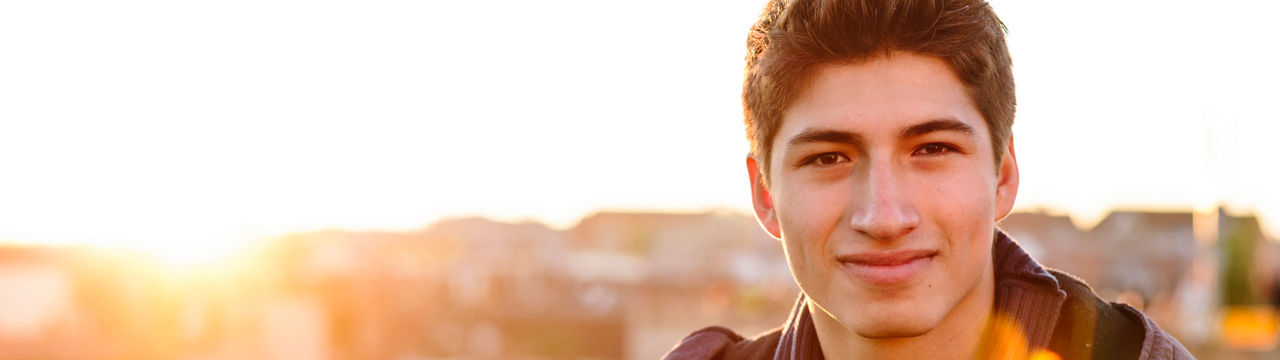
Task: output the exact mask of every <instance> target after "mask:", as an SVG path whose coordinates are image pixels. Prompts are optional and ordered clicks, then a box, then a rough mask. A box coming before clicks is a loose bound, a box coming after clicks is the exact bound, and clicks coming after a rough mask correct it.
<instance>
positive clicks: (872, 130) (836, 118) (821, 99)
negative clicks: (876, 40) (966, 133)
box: [774, 52, 990, 143]
mask: <svg viewBox="0 0 1280 360" xmlns="http://www.w3.org/2000/svg"><path fill="white" fill-rule="evenodd" d="M943 118H950V119H956V120H959V121H961V122H964V123H966V124H968V125H969V126H971V127H973V128H974V129H977V130H978V131H977V133H978V134H975V135H978V136H979V139H987V138H989V137H990V135H989V134H988V133H987V125H986V122H985V121H984V120H983V118H982V115H981V113H979V112H978V109H977V107H975V106H974V104H973V101H972V100H971V99H970V97H969V95H968V92H967V88H966V87H965V86H964V83H962V82H961V81H960V78H959V77H957V76H956V74H955V72H954V71H952V70H951V67H950V66H949V65H947V63H946V62H944V61H943V60H942V59H939V58H936V57H931V56H923V55H916V54H911V53H904V52H894V53H892V54H891V55H889V56H885V57H878V58H875V59H872V60H870V61H867V62H862V63H854V64H828V65H824V66H821V67H819V68H817V69H815V71H814V73H813V74H812V78H810V81H809V83H808V84H807V86H806V87H805V88H804V90H803V91H802V92H801V93H800V95H799V96H798V97H797V98H796V100H795V101H794V102H793V103H792V104H791V106H789V107H788V108H787V111H786V112H785V113H784V114H783V122H782V126H781V127H780V128H779V131H778V134H777V136H776V137H775V138H774V141H775V143H780V142H781V141H785V139H787V138H789V137H791V136H794V135H795V134H797V133H800V132H803V131H805V130H807V129H811V128H815V127H821V128H830V129H837V130H845V131H850V132H854V133H858V134H861V135H863V136H866V137H877V136H880V135H882V134H884V135H889V134H896V133H898V132H900V131H901V129H903V128H906V127H909V126H911V125H915V124H918V123H921V122H927V121H930V120H933V119H943Z"/></svg>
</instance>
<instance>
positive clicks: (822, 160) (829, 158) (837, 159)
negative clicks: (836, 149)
mask: <svg viewBox="0 0 1280 360" xmlns="http://www.w3.org/2000/svg"><path fill="white" fill-rule="evenodd" d="M845 161H849V158H848V157H845V156H844V155H843V154H839V153H826V154H821V155H818V156H817V157H814V158H813V161H812V162H813V163H814V164H818V165H822V166H828V165H835V164H839V163H842V162H845Z"/></svg>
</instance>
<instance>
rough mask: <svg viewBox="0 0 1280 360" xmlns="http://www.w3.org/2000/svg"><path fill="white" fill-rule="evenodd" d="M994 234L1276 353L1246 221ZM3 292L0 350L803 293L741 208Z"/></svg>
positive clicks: (366, 336) (1166, 320)
mask: <svg viewBox="0 0 1280 360" xmlns="http://www.w3.org/2000/svg"><path fill="white" fill-rule="evenodd" d="M1000 226H1001V228H1003V229H1004V230H1006V231H1007V232H1009V233H1010V234H1011V235H1012V236H1013V237H1014V238H1015V239H1017V240H1018V241H1019V242H1020V243H1021V244H1022V246H1023V247H1024V248H1025V249H1026V250H1027V251H1028V252H1029V253H1031V255H1032V256H1034V257H1035V258H1036V259H1038V260H1040V261H1041V263H1043V264H1045V265H1046V266H1049V267H1052V268H1057V269H1062V270H1065V271H1067V272H1069V273H1072V274H1074V275H1076V276H1078V277H1080V278H1082V279H1084V280H1085V281H1086V282H1087V283H1089V284H1090V285H1091V286H1092V287H1093V288H1094V290H1095V291H1096V292H1097V293H1098V294H1099V295H1100V296H1102V297H1104V298H1106V299H1107V300H1112V301H1121V302H1126V303H1129V304H1132V305H1133V306H1135V307H1138V308H1140V309H1143V310H1144V311H1145V312H1146V313H1147V314H1149V315H1150V316H1151V317H1152V318H1154V319H1155V320H1156V322H1158V323H1159V324H1160V325H1161V327H1163V328H1164V329H1166V330H1168V331H1169V332H1170V333H1172V334H1174V336H1176V337H1178V338H1179V339H1180V340H1182V341H1183V342H1184V343H1185V344H1186V345H1187V347H1188V348H1189V349H1191V350H1192V352H1193V353H1195V354H1196V355H1197V356H1199V357H1200V358H1227V359H1231V358H1240V359H1251V358H1280V352H1277V350H1276V340H1277V321H1276V318H1277V315H1276V310H1275V309H1276V306H1277V305H1278V304H1280V286H1277V285H1276V284H1277V278H1278V277H1277V276H1276V275H1277V274H1280V245H1278V243H1277V242H1276V240H1277V239H1272V238H1268V237H1267V236H1266V235H1265V234H1264V233H1263V231H1262V230H1261V228H1260V227H1259V224H1258V221H1257V220H1256V218H1254V217H1252V216H1233V215H1230V214H1227V213H1225V212H1221V211H1213V212H1207V213H1189V212H1183V213H1177V212H1169V213H1158V212H1114V213H1112V214H1110V215H1108V216H1107V217H1106V218H1105V219H1104V220H1102V221H1101V222H1100V223H1098V224H1097V225H1096V226H1093V227H1092V228H1089V229H1079V228H1077V227H1076V225H1075V224H1074V223H1073V222H1072V221H1071V220H1070V218H1068V217H1066V216H1058V215H1051V214H1045V213H1016V214H1013V215H1011V216H1009V217H1008V218H1007V219H1006V220H1004V221H1003V222H1002V223H1001V225H1000ZM0 292H3V296H0V360H8V359H326V360H329V359H331V360H345V359H394V360H411V359H657V358H659V357H660V356H661V355H662V354H663V353H664V352H665V351H666V350H667V349H669V348H670V347H671V346H672V345H673V344H675V343H676V341H678V340H679V339H680V338H682V337H683V336H685V335H687V334H688V333H689V332H691V331H694V330H696V329H699V328H701V327H705V326H708V325H713V324H718V325H725V326H728V327H730V328H733V329H735V330H737V331H738V332H740V333H742V334H744V335H751V334H755V333H759V332H763V331H766V330H769V329H771V328H774V327H777V326H779V325H781V324H782V322H783V320H784V319H785V318H786V315H787V311H788V310H789V308H790V306H791V303H792V302H793V301H794V300H795V298H796V295H797V294H798V288H797V287H796V286H795V284H794V282H793V280H792V279H791V276H790V273H789V271H788V268H787V265H786V260H785V259H784V257H783V254H782V250H781V247H780V246H779V243H778V242H777V241H776V240H774V239H772V238H770V237H769V236H768V235H767V234H765V233H764V232H763V231H762V230H761V229H760V228H759V226H758V225H757V224H756V222H755V220H754V218H752V217H750V216H748V215H744V214H739V213H734V212H709V213H698V214H664V213H598V214H595V215H591V216H588V217H586V218H584V219H583V220H582V221H581V222H579V223H578V224H577V225H576V226H574V227H572V228H569V229H565V230H557V229H552V228H548V227H546V226H544V225H542V224H538V223H530V222H527V223H504V222H495V221H490V220H487V219H483V218H459V219H448V220H442V221H440V222H437V223H435V224H432V225H430V226H428V227H426V228H425V229H422V230H420V231H413V232H353V231H341V230H329V231H317V232H309V233H299V234H292V235H288V236H282V237H279V238H275V239H272V240H271V241H267V242H264V243H262V244H259V245H258V246H256V247H254V248H252V249H251V250H248V251H245V252H244V253H241V254H238V255H236V256H235V257H234V258H231V259H228V260H226V262H225V263H219V264H217V265H216V266H196V267H186V268H183V267H173V266H170V265H166V264H165V263H163V262H161V261H158V260H157V259H155V258H152V257H147V256H144V255H141V254H139V253H132V252H128V251H125V250H119V249H101V248H92V247H80V246H69V247H67V246H64V247H41V246H17V245H8V246H6V247H0Z"/></svg>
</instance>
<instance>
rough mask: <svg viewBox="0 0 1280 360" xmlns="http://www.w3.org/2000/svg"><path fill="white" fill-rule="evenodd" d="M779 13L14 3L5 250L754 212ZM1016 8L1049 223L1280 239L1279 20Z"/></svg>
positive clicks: (1, 237) (632, 7)
mask: <svg viewBox="0 0 1280 360" xmlns="http://www.w3.org/2000/svg"><path fill="white" fill-rule="evenodd" d="M763 3H764V0H758V1H742V0H723V1H691V0H660V1H628V2H614V1H597V0H571V1H456V2H452V1H451V2H444V1H440V2H436V1H336V0H331V1H281V0H251V1H242V0H233V1H110V2H104V1H59V0H45V1H8V2H3V3H0V241H13V242H27V243H65V242H80V243H94V244H100V245H107V246H130V247H142V248H169V249H174V248H181V249H186V251H199V249H219V248H226V247H227V244H238V243H243V242H245V241H248V240H247V239H251V238H252V237H255V236H262V235H268V234H275V233H280V232H287V231H295V230H308V229H316V228H329V227H340V228H352V229H392V230H396V229H412V228H419V227H421V226H424V225H426V224H428V223H430V222H432V221H434V220H435V219H437V218H439V217H442V216H456V215H473V214H480V215H486V216H491V217H497V218H501V219H524V218H531V219H536V220H541V221H546V222H549V223H551V224H553V225H557V226H568V225H571V224H572V223H573V222H574V221H576V220H577V219H578V218H580V217H581V216H583V215H585V214H588V213H590V212H592V211H596V210H600V209H635V210H669V211H697V210H705V209H710V208H728V209H734V210H739V211H742V212H744V213H746V212H748V211H749V204H750V200H749V193H748V190H747V180H746V171H745V169H744V166H743V156H744V155H745V154H746V150H747V148H746V141H745V140H744V134H743V129H742V124H741V101H740V99H739V92H740V84H741V81H742V58H743V54H744V50H743V43H744V39H745V35H746V30H747V27H748V26H749V25H750V24H751V23H752V22H753V20H754V17H755V16H756V15H757V14H758V12H759V10H760V8H761V7H762V6H763ZM993 3H994V5H995V7H996V10H997V12H998V13H999V14H1000V15H1001V17H1002V18H1003V19H1004V21H1005V22H1006V24H1007V25H1008V27H1009V31H1010V35H1009V39H1010V40H1009V41H1010V44H1011V49H1012V52H1013V57H1014V64H1015V75H1016V77H1017V82H1018V94H1019V103H1020V105H1019V110H1018V118H1017V125H1015V128H1014V131H1015V138H1016V144H1017V146H1018V155H1019V163H1020V165H1021V166H1022V189H1021V191H1020V195H1019V201H1018V202H1019V207H1020V208H1021V209H1024V210H1026V209H1034V208H1047V209H1052V210H1054V211H1057V212H1067V213H1071V214H1073V215H1075V216H1076V217H1078V218H1080V219H1085V220H1084V221H1086V222H1087V221H1089V220H1088V219H1093V218H1096V217H1097V216H1099V215H1100V214H1102V213H1103V212H1105V211H1106V210H1107V209H1110V208H1139V209H1153V208H1154V209H1174V210H1188V209H1190V208H1192V207H1193V206H1197V205H1205V204H1212V203H1214V202H1216V201H1222V202H1225V203H1227V204H1230V205H1231V206H1232V208H1233V209H1237V210H1240V211H1256V212H1258V213H1259V214H1260V215H1262V216H1263V217H1264V221H1267V222H1269V223H1270V224H1271V225H1272V226H1274V225H1275V224H1280V191H1273V190H1272V189H1271V187H1272V186H1274V184H1278V183H1280V181H1278V180H1280V166H1278V165H1277V164H1278V162H1277V161H1276V160H1275V159H1273V157H1275V156H1276V155H1275V152H1274V151H1271V150H1272V149H1274V147H1270V146H1267V145H1270V144H1271V142H1270V140H1271V138H1272V137H1274V136H1275V134H1278V133H1280V125H1277V124H1278V123H1280V122H1278V121H1277V120H1280V115H1277V112H1276V111H1274V109H1272V108H1273V107H1274V106H1275V104H1276V103H1277V99H1278V98H1280V90H1277V84H1280V70H1277V69H1278V68H1280V67H1277V66H1275V64H1280V58H1278V57H1280V56H1278V55H1277V53H1278V51H1277V45H1275V44H1276V42H1275V38H1276V37H1277V35H1280V34H1278V33H1277V31H1276V30H1275V28H1274V27H1273V26H1271V25H1269V24H1273V23H1274V22H1273V20H1274V19H1273V18H1272V17H1273V16H1274V14H1276V13H1277V12H1278V10H1280V5H1278V3H1276V2H1270V1H1267V2H1264V1H1258V2H1245V1H1221V2H1214V3H1205V2H1191V1H1108V0H1087V1H1075V2H1072V3H1071V5H1070V6H1069V7H1064V6H1060V4H1061V2H1053V3H1050V2H1039V1H1013V0H1001V1H993ZM1054 5H1059V6H1054ZM1045 6H1050V7H1045ZM192 249H195V250H192Z"/></svg>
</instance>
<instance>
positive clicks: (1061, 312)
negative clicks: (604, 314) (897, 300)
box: [663, 231, 1193, 360]
mask: <svg viewBox="0 0 1280 360" xmlns="http://www.w3.org/2000/svg"><path fill="white" fill-rule="evenodd" d="M992 257H993V259H994V260H995V269H996V294H995V306H994V307H995V311H997V312H1000V313H1002V314H1005V315H1007V316H1008V317H1009V318H1012V319H1014V321H1016V322H1017V324H1018V325H1020V326H1019V328H1020V329H1022V331H1023V335H1025V337H1026V340H1027V343H1028V348H1029V349H1030V350H1033V351H1034V350H1048V351H1052V352H1054V353H1056V354H1057V355H1058V356H1060V357H1061V358H1062V359H1063V360H1074V359H1150V360H1164V359H1179V360H1180V359H1193V357H1192V356H1191V354H1190V353H1189V352H1188V351H1187V349H1186V348H1184V347H1183V346H1182V344H1181V343H1179V342H1178V341H1177V340H1174V339H1173V337H1171V336H1169V334H1167V333H1165V332H1164V331H1163V330H1160V328H1159V327H1158V326H1156V324H1155V322H1152V321H1151V319H1149V318H1147V317H1146V316H1145V315H1143V314H1142V313H1141V312H1139V311H1138V310H1135V309H1134V308H1132V307H1130V306H1128V305H1125V304H1117V303H1109V302H1106V301H1103V300H1102V299H1100V298H1098V296H1097V295H1096V294H1094V293H1093V290H1092V289H1090V288H1089V286H1088V285H1086V284H1085V283H1084V282H1083V281H1080V279H1077V278H1075V277H1073V276H1071V275H1067V274H1064V273H1061V272H1058V271H1052V270H1045V269H1044V268H1043V267H1041V266H1040V264H1038V263H1036V261H1035V260H1033V259H1031V257H1030V256H1028V255H1027V254H1026V253H1025V252H1023V251H1022V248H1021V247H1019V246H1018V244H1017V243H1015V242H1014V241H1013V240H1012V239H1010V238H1009V237H1008V236H1006V235H1005V234H1004V233H1003V232H999V231H997V232H996V238H995V241H994V244H993V246H992ZM805 301H806V300H805V297H804V295H803V294H801V296H800V299H799V300H797V301H796V306H795V308H794V309H793V310H792V312H791V316H790V318H789V319H787V324H785V325H783V326H782V327H779V328H777V329H774V330H772V331H769V332H766V333H764V334H760V335H758V336H756V337H755V338H751V339H744V338H743V337H742V336H740V335H738V334H737V333H734V332H733V331H732V330H729V329H726V328H723V327H709V328H705V329H702V330H698V331H696V332H694V333H693V334H690V335H689V336H688V337H685V338H684V340H681V341H680V343H679V344H677V345H676V346H675V348H673V349H671V351H669V352H667V355H666V356H664V357H663V358H664V359H671V360H685V359H777V360H791V359H794V360H802V359H804V360H807V359H822V358H823V356H822V350H821V347H820V346H819V345H818V336H817V333H816V332H815V331H814V328H813V322H812V320H811V319H810V317H809V313H808V307H807V306H804V304H805ZM1026 355H1027V354H1025V353H994V354H989V357H990V358H996V359H1022V358H1025V357H1026Z"/></svg>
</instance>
